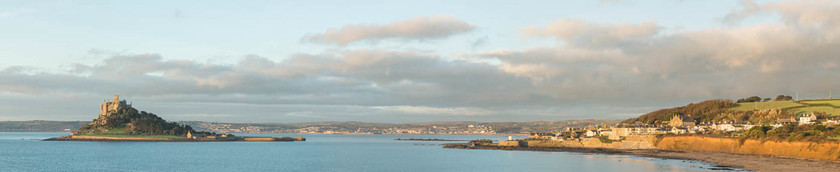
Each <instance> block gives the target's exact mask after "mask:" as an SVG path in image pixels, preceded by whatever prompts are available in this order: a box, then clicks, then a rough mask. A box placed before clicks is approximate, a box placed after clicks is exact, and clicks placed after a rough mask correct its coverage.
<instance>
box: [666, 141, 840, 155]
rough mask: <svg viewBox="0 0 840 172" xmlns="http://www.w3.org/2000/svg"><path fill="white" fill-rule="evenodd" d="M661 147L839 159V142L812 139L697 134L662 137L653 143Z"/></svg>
mask: <svg viewBox="0 0 840 172" xmlns="http://www.w3.org/2000/svg"><path fill="white" fill-rule="evenodd" d="M656 147H657V148H660V149H673V150H697V151H710V152H730V153H747V154H761V155H774V156H785V157H796V158H807V159H822V160H840V144H838V143H815V142H775V141H760V140H751V139H747V140H745V141H744V142H743V144H741V141H740V140H739V139H731V138H713V137H699V136H672V137H664V138H662V139H661V140H659V142H657V144H656Z"/></svg>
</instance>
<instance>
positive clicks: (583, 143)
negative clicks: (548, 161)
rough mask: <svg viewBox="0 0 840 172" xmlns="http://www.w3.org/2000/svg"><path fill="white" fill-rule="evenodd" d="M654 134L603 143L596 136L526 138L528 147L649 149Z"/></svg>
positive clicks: (651, 146)
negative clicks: (547, 138) (582, 137)
mask: <svg viewBox="0 0 840 172" xmlns="http://www.w3.org/2000/svg"><path fill="white" fill-rule="evenodd" d="M654 140H655V137H654V136H628V137H627V138H626V139H625V140H622V141H613V142H609V143H605V142H603V141H601V140H600V139H598V138H584V139H581V140H579V141H578V140H567V141H549V140H528V141H527V142H528V146H529V147H584V148H609V149H651V148H655V147H654V145H653V143H654Z"/></svg>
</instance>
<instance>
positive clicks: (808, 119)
mask: <svg viewBox="0 0 840 172" xmlns="http://www.w3.org/2000/svg"><path fill="white" fill-rule="evenodd" d="M814 122H817V115H814V113H809V114H802V115H801V116H799V125H805V124H813V123H814Z"/></svg>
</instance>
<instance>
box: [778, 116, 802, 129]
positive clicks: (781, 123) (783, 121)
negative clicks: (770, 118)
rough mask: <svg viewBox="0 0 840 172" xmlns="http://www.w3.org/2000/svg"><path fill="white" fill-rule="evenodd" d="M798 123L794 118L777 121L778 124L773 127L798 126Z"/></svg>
mask: <svg viewBox="0 0 840 172" xmlns="http://www.w3.org/2000/svg"><path fill="white" fill-rule="evenodd" d="M796 123H797V122H796V118H793V117H790V118H781V119H778V120H776V124H775V125H773V126H774V127H781V126H783V125H788V124H796Z"/></svg>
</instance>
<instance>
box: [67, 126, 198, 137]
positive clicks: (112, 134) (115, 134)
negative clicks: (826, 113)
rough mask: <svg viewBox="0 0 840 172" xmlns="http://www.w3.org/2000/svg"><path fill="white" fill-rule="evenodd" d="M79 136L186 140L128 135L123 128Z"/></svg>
mask: <svg viewBox="0 0 840 172" xmlns="http://www.w3.org/2000/svg"><path fill="white" fill-rule="evenodd" d="M81 136H103V137H139V138H169V139H183V138H186V137H181V136H173V135H142V134H129V133H128V132H125V128H114V129H111V130H108V131H106V132H101V133H96V134H82V135H81Z"/></svg>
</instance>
